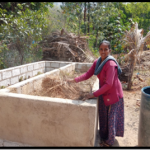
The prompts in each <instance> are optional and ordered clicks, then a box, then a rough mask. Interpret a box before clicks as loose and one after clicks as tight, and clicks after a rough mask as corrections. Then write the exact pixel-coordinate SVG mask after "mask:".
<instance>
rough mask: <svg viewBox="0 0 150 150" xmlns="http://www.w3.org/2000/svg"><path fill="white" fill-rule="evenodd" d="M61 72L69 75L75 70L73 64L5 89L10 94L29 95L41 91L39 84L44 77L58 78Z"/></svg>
mask: <svg viewBox="0 0 150 150" xmlns="http://www.w3.org/2000/svg"><path fill="white" fill-rule="evenodd" d="M61 70H62V71H64V72H66V73H70V72H72V71H74V70H75V64H69V65H66V66H64V67H61V68H60V69H54V70H52V71H49V72H46V73H44V74H41V75H38V76H36V77H33V78H30V79H28V80H25V81H22V82H19V83H16V84H14V85H11V86H9V87H8V88H7V89H9V90H10V92H12V93H19V94H30V93H32V92H33V91H34V90H37V89H38V90H40V89H41V83H42V80H43V78H44V77H49V76H50V77H52V76H54V77H55V76H59V73H60V71H61Z"/></svg>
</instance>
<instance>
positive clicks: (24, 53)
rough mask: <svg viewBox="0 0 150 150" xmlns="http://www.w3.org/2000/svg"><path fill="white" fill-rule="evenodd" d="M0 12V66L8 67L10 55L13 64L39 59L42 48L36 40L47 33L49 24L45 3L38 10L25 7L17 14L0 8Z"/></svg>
mask: <svg viewBox="0 0 150 150" xmlns="http://www.w3.org/2000/svg"><path fill="white" fill-rule="evenodd" d="M22 5H23V4H22ZM26 6H27V5H26ZM0 12H1V13H0V20H1V21H2V22H3V23H2V24H1V26H0V41H1V43H0V65H1V68H7V67H9V64H8V62H9V59H10V58H11V57H14V58H15V60H17V61H16V63H15V65H21V64H25V63H29V62H33V61H39V60H41V58H42V50H41V47H40V46H39V45H38V42H39V41H41V40H42V39H43V37H45V36H46V35H47V33H48V24H49V20H48V18H47V17H46V16H47V15H48V13H49V12H48V11H46V10H45V5H44V4H42V6H41V7H40V9H38V10H36V9H35V10H32V9H30V8H28V7H26V8H25V10H24V11H21V10H18V11H17V15H13V13H12V14H9V13H8V12H7V10H5V9H1V8H0Z"/></svg>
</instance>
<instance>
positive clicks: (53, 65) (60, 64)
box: [45, 61, 72, 72]
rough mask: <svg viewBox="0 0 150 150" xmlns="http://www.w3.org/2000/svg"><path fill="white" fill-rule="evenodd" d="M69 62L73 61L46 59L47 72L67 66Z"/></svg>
mask: <svg viewBox="0 0 150 150" xmlns="http://www.w3.org/2000/svg"><path fill="white" fill-rule="evenodd" d="M68 64H72V62H65V61H45V72H48V71H52V70H54V69H58V68H61V67H63V66H66V65H68Z"/></svg>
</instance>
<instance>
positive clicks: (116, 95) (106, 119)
mask: <svg viewBox="0 0 150 150" xmlns="http://www.w3.org/2000/svg"><path fill="white" fill-rule="evenodd" d="M110 52H111V48H110V43H109V42H108V41H106V40H104V41H102V42H101V43H100V46H99V53H100V56H101V57H100V58H99V59H97V60H95V61H94V63H93V65H92V66H91V68H90V69H89V70H88V71H87V72H86V73H84V74H83V75H81V76H79V77H77V78H75V79H70V80H68V82H75V83H77V82H81V81H84V80H87V79H89V78H90V77H91V76H92V75H97V77H98V79H99V89H98V90H97V91H95V92H94V93H92V94H87V95H86V98H87V99H90V98H94V97H99V108H98V110H99V111H98V112H99V128H100V138H101V143H100V146H102V147H107V146H108V147H109V146H112V145H113V144H114V140H115V136H121V137H123V134H124V100H123V90H122V85H121V83H120V80H119V79H118V75H119V74H120V73H121V69H120V66H119V64H118V63H117V61H116V60H115V58H114V57H112V56H110Z"/></svg>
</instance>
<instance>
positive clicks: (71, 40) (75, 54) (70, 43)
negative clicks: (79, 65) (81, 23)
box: [39, 29, 95, 62]
mask: <svg viewBox="0 0 150 150" xmlns="http://www.w3.org/2000/svg"><path fill="white" fill-rule="evenodd" d="M86 39H88V37H87V36H76V35H75V34H74V33H68V32H67V31H65V29H62V30H61V31H55V32H52V33H51V35H50V36H48V37H46V38H45V39H44V40H43V41H41V42H40V43H39V44H40V45H42V50H43V60H51V61H71V62H93V61H94V60H95V58H94V55H93V54H92V52H91V51H90V50H89V49H88V45H87V41H86Z"/></svg>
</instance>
